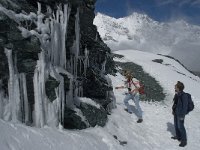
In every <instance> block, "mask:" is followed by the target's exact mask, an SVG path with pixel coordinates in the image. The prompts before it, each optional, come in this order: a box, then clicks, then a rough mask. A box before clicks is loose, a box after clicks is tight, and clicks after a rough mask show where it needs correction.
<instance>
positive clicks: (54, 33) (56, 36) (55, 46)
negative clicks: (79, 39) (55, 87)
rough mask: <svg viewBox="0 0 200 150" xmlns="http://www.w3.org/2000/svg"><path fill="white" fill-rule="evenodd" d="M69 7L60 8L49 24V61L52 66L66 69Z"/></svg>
mask: <svg viewBox="0 0 200 150" xmlns="http://www.w3.org/2000/svg"><path fill="white" fill-rule="evenodd" d="M70 11H71V9H70V7H69V6H68V5H67V4H65V5H64V10H62V8H61V7H59V9H58V10H57V11H56V15H53V18H51V22H50V30H51V43H50V47H51V48H50V51H49V54H50V59H51V61H52V63H53V64H54V65H57V66H61V67H63V68H65V69H66V46H65V42H66V35H67V27H68V19H69V14H70Z"/></svg>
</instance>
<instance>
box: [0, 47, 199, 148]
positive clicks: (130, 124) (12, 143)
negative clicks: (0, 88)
mask: <svg viewBox="0 0 200 150" xmlns="http://www.w3.org/2000/svg"><path fill="white" fill-rule="evenodd" d="M116 53H118V54H123V55H125V59H121V60H118V61H133V62H135V63H137V64H139V65H141V66H143V68H144V70H145V71H146V72H148V73H149V74H150V75H152V76H153V77H155V78H156V79H157V80H158V81H159V83H160V84H161V85H162V86H163V88H164V90H165V92H166V93H167V97H166V99H165V101H164V102H159V103H158V102H157V103H154V102H141V107H142V109H143V111H144V122H143V123H141V124H137V123H136V121H137V117H136V115H135V114H128V113H127V112H125V111H124V104H123V98H124V95H123V93H124V91H123V90H115V91H114V93H115V96H116V99H117V109H115V110H113V113H112V115H111V116H109V121H108V123H107V125H106V127H104V128H101V127H95V128H89V129H86V130H82V131H77V130H74V131H73V130H58V129H52V128H49V127H45V128H42V129H40V128H32V127H27V126H24V125H20V124H12V123H8V122H4V121H2V120H0V150H38V149H40V150H50V149H52V150H131V149H134V150H177V149H187V150H199V149H200V145H199V143H200V121H199V118H200V117H199V115H200V95H199V90H200V79H199V78H198V77H195V76H194V75H192V74H190V73H189V72H188V71H187V70H185V69H184V68H183V67H182V66H181V65H179V64H178V63H177V62H175V61H174V60H171V59H169V58H165V57H162V56H157V55H155V54H151V53H145V52H140V51H133V50H132V51H131V50H126V51H124V50H123V51H117V52H116ZM153 59H163V60H164V62H163V64H167V65H163V64H159V63H155V62H152V61H151V60H153ZM178 72H179V73H178ZM180 73H181V74H180ZM183 74H185V75H186V76H185V75H183ZM110 77H111V79H112V81H113V86H114V87H115V86H117V85H122V84H123V81H122V80H124V78H123V77H122V76H121V75H120V74H118V75H117V76H116V77H113V76H110ZM177 80H180V81H183V82H184V83H185V86H186V89H185V91H186V92H190V93H191V94H192V97H193V100H194V102H195V110H194V111H193V112H191V113H190V114H189V115H188V116H186V120H185V121H186V123H185V126H186V130H187V133H188V145H187V147H185V148H179V146H178V144H179V142H177V141H174V140H171V138H170V137H171V136H172V134H173V133H174V129H173V117H172V115H171V105H172V97H173V94H174V84H175V83H176V82H177ZM131 104H132V105H133V109H134V103H131ZM135 112H136V111H135ZM113 135H115V136H117V139H115V138H114V137H113ZM119 141H126V142H127V144H125V145H120V142H119Z"/></svg>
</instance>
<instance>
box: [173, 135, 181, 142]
mask: <svg viewBox="0 0 200 150" xmlns="http://www.w3.org/2000/svg"><path fill="white" fill-rule="evenodd" d="M171 139H173V140H178V141H180V140H181V138H179V137H177V136H172V137H171Z"/></svg>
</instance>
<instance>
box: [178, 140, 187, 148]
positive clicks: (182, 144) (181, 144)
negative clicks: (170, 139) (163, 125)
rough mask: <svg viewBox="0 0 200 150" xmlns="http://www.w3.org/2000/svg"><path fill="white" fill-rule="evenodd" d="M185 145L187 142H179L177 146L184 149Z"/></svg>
mask: <svg viewBox="0 0 200 150" xmlns="http://www.w3.org/2000/svg"><path fill="white" fill-rule="evenodd" d="M186 145H187V141H181V143H180V144H179V146H180V147H185V146H186Z"/></svg>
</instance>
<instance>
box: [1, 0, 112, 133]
mask: <svg viewBox="0 0 200 150" xmlns="http://www.w3.org/2000/svg"><path fill="white" fill-rule="evenodd" d="M11 2H12V3H11ZM37 2H40V3H41V4H42V13H44V14H45V12H46V5H48V6H50V7H51V8H52V9H53V11H55V10H56V9H57V6H58V5H59V4H66V3H68V4H69V5H70V7H71V13H70V16H69V23H68V28H67V35H66V37H67V38H66V58H67V59H68V61H69V60H70V57H71V55H72V54H71V53H70V50H71V47H72V46H73V43H74V40H75V39H76V37H75V15H76V13H77V8H79V9H80V37H81V38H80V55H84V50H85V48H87V50H88V51H89V56H88V57H89V67H88V69H87V75H86V76H84V75H83V72H78V77H79V78H78V80H80V81H81V82H82V83H83V96H84V97H88V98H91V99H93V100H94V101H96V102H97V103H98V104H100V105H101V108H100V109H98V108H96V107H94V106H91V105H88V104H84V103H82V104H81V105H80V106H79V107H78V109H80V110H81V111H82V114H83V115H84V116H85V118H86V119H87V121H88V123H89V126H92V127H93V126H95V125H99V126H104V125H105V123H106V121H107V112H106V107H107V105H108V104H109V103H110V102H111V100H109V99H107V98H106V94H107V91H110V90H112V87H111V86H110V85H109V84H108V83H107V81H106V79H105V78H104V74H108V73H110V74H112V73H114V68H115V64H114V61H113V57H112V55H111V51H110V49H109V48H108V47H107V45H106V44H104V43H103V41H102V39H101V38H100V35H99V33H98V32H97V28H96V26H94V25H93V19H94V17H95V14H94V5H95V2H96V0H37V1H34V0H9V1H8V0H1V1H0V5H2V6H3V7H4V8H6V9H9V10H12V11H14V12H15V13H25V14H29V13H30V12H35V13H36V12H37ZM27 23H28V24H30V26H28V28H29V29H35V28H36V26H35V25H34V24H31V22H29V21H27V22H20V24H18V23H16V22H15V21H14V20H12V19H10V18H9V17H8V16H6V15H5V14H4V13H3V12H0V81H1V82H0V84H2V85H1V86H0V87H2V88H3V90H4V91H5V93H6V94H8V79H9V70H8V60H7V57H6V56H5V53H4V49H5V48H9V49H12V50H13V61H14V59H16V61H14V62H16V67H17V72H18V73H25V75H26V82H27V95H28V101H29V105H30V107H31V111H33V107H34V88H33V87H34V86H33V76H34V71H35V68H36V64H37V60H38V54H39V53H40V52H41V48H40V47H41V43H40V42H39V39H38V38H37V37H35V36H30V37H28V38H25V37H23V36H22V34H21V31H20V30H19V29H18V27H19V26H24V25H26V24H27ZM104 62H106V63H105V71H104V72H103V73H102V68H103V66H102V64H103V63H104ZM78 66H79V67H80V66H83V64H82V63H80V62H79V64H78ZM61 75H62V76H63V77H64V90H65V92H67V91H69V84H70V80H69V78H68V77H67V76H66V75H65V74H61ZM59 84H60V83H59V82H58V81H56V79H54V78H53V77H51V76H49V77H48V79H47V81H46V82H45V87H46V89H45V92H46V96H47V97H48V99H49V100H50V101H51V102H52V101H54V100H55V99H56V93H55V89H56V88H57V87H58V86H59ZM30 121H32V118H31V120H30ZM63 126H64V127H65V128H69V129H84V128H87V127H88V125H86V123H85V122H83V121H82V120H81V117H80V116H78V115H77V114H76V112H75V111H74V110H71V109H69V108H68V107H67V106H65V113H64V123H63Z"/></svg>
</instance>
